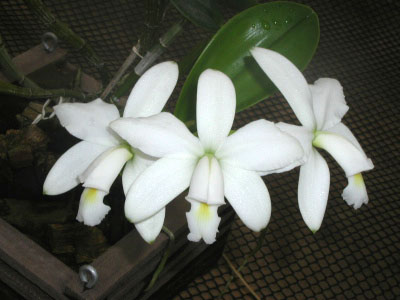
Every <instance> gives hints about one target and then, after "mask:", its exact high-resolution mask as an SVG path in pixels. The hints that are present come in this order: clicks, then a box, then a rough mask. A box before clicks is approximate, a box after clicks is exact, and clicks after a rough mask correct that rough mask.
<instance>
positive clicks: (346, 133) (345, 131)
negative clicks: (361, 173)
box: [327, 122, 365, 154]
mask: <svg viewBox="0 0 400 300" xmlns="http://www.w3.org/2000/svg"><path fill="white" fill-rule="evenodd" d="M327 131H329V132H332V133H335V134H338V135H341V136H343V137H344V138H346V139H347V140H348V141H350V142H351V143H352V144H353V145H354V146H356V147H357V149H358V150H360V151H361V152H363V153H364V154H365V152H364V150H363V149H362V148H361V145H360V143H359V142H358V141H357V139H356V137H355V136H354V135H353V133H352V132H351V131H350V129H349V128H348V127H347V126H346V125H344V124H343V123H342V122H340V123H338V124H336V125H335V126H333V127H331V128H329V129H328V130H327Z"/></svg>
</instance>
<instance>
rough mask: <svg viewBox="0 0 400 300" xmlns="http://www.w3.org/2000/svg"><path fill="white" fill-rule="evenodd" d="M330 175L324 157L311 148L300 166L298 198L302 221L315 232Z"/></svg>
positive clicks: (325, 198) (327, 190)
mask: <svg viewBox="0 0 400 300" xmlns="http://www.w3.org/2000/svg"><path fill="white" fill-rule="evenodd" d="M329 183H330V175H329V168H328V165H327V163H326V161H325V160H324V158H323V157H322V156H321V155H320V154H319V153H318V152H317V151H316V150H315V149H312V151H311V154H310V157H309V159H308V161H307V162H306V163H305V164H304V165H303V166H301V168H300V177H299V186H298V198H299V208H300V213H301V215H302V217H303V220H304V222H305V223H306V224H307V226H308V228H310V229H311V230H312V231H313V232H316V231H317V230H318V229H319V228H320V227H321V223H322V219H323V218H324V214H325V210H326V205H327V202H328V193H329Z"/></svg>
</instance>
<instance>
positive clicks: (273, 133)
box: [215, 120, 311, 174]
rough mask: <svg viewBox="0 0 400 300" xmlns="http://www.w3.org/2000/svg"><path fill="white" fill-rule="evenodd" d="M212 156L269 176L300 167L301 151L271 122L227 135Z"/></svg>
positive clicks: (257, 122) (258, 123) (260, 123)
mask: <svg viewBox="0 0 400 300" xmlns="http://www.w3.org/2000/svg"><path fill="white" fill-rule="evenodd" d="M310 142H311V141H310ZM215 156H216V157H218V158H219V159H220V160H224V161H226V162H229V164H231V165H235V166H237V167H240V168H243V169H246V170H250V171H257V172H259V173H262V174H269V173H278V172H281V171H282V170H289V169H291V168H294V167H296V166H298V165H300V164H301V162H302V161H301V159H302V157H303V149H302V147H301V145H300V143H299V142H298V141H297V140H296V139H295V138H293V137H292V136H291V135H289V134H287V133H285V132H283V131H281V130H280V129H279V128H278V127H276V126H275V124H274V123H272V122H269V121H266V120H257V121H254V122H251V123H249V124H247V125H246V126H244V127H242V128H240V129H238V130H237V131H236V132H235V133H233V134H232V135H230V136H228V138H227V139H226V141H225V143H224V144H223V145H222V147H221V148H220V149H219V150H218V151H217V152H216V153H215Z"/></svg>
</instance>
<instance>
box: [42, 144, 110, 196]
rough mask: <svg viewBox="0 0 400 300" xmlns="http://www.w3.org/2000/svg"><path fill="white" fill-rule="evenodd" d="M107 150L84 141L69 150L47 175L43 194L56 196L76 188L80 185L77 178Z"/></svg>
mask: <svg viewBox="0 0 400 300" xmlns="http://www.w3.org/2000/svg"><path fill="white" fill-rule="evenodd" d="M107 148H108V146H103V145H98V144H93V143H89V142H86V141H82V142H79V143H77V144H76V145H74V146H72V147H71V148H69V149H68V151H67V152H65V153H64V154H63V155H62V156H61V157H60V158H59V159H58V160H57V162H56V163H55V164H54V166H53V167H52V168H51V170H50V172H49V174H47V177H46V180H45V182H44V184H43V194H45V195H58V194H62V193H65V192H67V191H69V190H70V189H72V188H74V187H76V186H77V185H78V184H79V183H80V181H79V178H78V176H79V175H80V174H81V173H82V172H84V171H85V170H86V168H87V167H88V166H89V165H90V164H91V163H92V162H93V161H94V160H95V159H96V157H98V156H99V155H100V154H101V153H102V152H104V151H105V150H106V149H107Z"/></svg>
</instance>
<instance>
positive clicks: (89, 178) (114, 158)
mask: <svg viewBox="0 0 400 300" xmlns="http://www.w3.org/2000/svg"><path fill="white" fill-rule="evenodd" d="M131 158H132V153H131V152H130V151H129V150H128V149H127V148H126V147H121V146H120V147H113V148H110V149H109V150H107V151H105V152H104V153H103V154H101V155H100V156H99V157H98V158H96V160H95V161H93V162H92V163H91V164H90V166H89V167H88V168H87V169H86V170H85V172H83V173H82V175H81V176H79V179H80V180H81V182H83V186H84V187H91V188H95V189H99V190H102V191H104V192H106V193H108V192H109V190H110V187H111V185H112V184H113V182H114V180H115V178H117V176H118V174H119V172H120V171H121V169H122V167H123V166H124V164H125V163H126V162H127V161H128V160H129V159H131Z"/></svg>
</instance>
